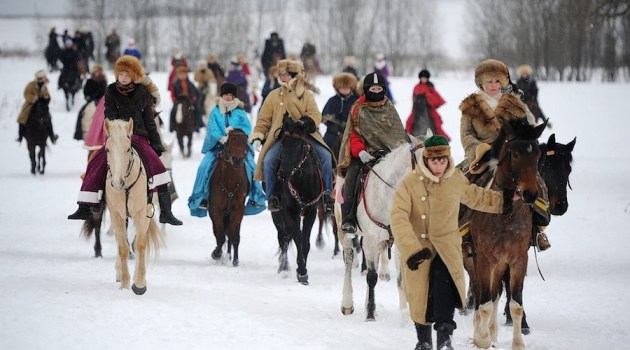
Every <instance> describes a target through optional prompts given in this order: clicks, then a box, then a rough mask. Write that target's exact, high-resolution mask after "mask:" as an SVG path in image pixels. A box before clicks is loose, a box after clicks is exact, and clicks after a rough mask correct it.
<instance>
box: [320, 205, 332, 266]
mask: <svg viewBox="0 0 630 350" xmlns="http://www.w3.org/2000/svg"><path fill="white" fill-rule="evenodd" d="M325 215H326V214H325V213H324V206H323V205H321V204H320V205H318V206H317V220H318V223H319V227H318V228H317V239H316V240H315V246H316V247H317V248H319V249H324V247H325V246H326V242H324V223H325ZM333 256H334V255H333Z"/></svg>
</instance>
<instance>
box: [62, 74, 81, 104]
mask: <svg viewBox="0 0 630 350" xmlns="http://www.w3.org/2000/svg"><path fill="white" fill-rule="evenodd" d="M82 85H83V81H82V80H81V73H80V72H79V71H77V70H74V69H65V68H64V69H62V70H61V75H60V76H59V87H60V88H61V89H63V92H64V95H65V96H66V110H67V111H70V108H72V106H74V95H75V94H76V93H77V91H79V90H81V86H82Z"/></svg>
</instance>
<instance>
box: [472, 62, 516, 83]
mask: <svg viewBox="0 0 630 350" xmlns="http://www.w3.org/2000/svg"><path fill="white" fill-rule="evenodd" d="M509 74H510V73H509V71H508V68H507V66H506V65H505V63H503V62H501V61H498V60H494V59H487V60H485V61H483V62H481V63H480V64H479V66H477V68H476V69H475V84H476V85H477V86H478V87H480V88H481V87H482V85H483V83H484V82H485V81H488V80H498V81H499V82H500V83H501V87H503V88H506V87H507V86H508V83H509V79H508V76H509Z"/></svg>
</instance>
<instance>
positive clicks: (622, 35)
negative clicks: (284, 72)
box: [72, 0, 630, 81]
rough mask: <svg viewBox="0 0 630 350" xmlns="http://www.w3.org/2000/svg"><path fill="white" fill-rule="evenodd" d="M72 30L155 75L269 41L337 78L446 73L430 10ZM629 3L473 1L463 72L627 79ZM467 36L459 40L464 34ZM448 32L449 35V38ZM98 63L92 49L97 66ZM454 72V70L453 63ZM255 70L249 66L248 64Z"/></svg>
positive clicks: (195, 5) (101, 8)
mask: <svg viewBox="0 0 630 350" xmlns="http://www.w3.org/2000/svg"><path fill="white" fill-rule="evenodd" d="M72 2H73V5H74V6H73V8H74V10H73V11H74V13H73V16H74V18H75V19H76V22H77V27H81V26H83V25H87V26H88V27H89V28H91V29H92V32H93V35H94V36H95V40H96V42H97V43H98V42H103V40H104V38H105V36H106V35H107V33H108V32H109V31H110V30H111V28H113V27H115V28H117V29H118V32H119V33H122V34H125V35H126V36H127V37H133V38H134V39H135V40H136V42H137V44H138V46H139V48H140V49H141V51H142V52H143V54H144V55H145V57H146V64H147V65H148V66H149V69H152V70H163V69H166V68H167V67H165V65H166V62H168V58H169V57H170V55H171V53H172V49H173V48H174V47H179V48H181V49H182V51H183V52H184V54H185V55H186V56H187V57H189V58H191V60H192V61H193V62H194V61H195V60H198V59H204V58H205V57H206V56H207V54H208V53H210V52H213V53H216V54H217V55H218V56H219V58H220V60H221V62H228V61H229V60H230V59H231V58H232V57H234V55H235V54H237V53H245V54H247V55H248V56H249V58H250V59H252V58H253V57H254V52H255V50H256V49H257V50H258V53H259V54H260V53H262V49H263V46H264V40H265V38H267V37H268V36H269V33H271V32H272V31H277V32H278V33H279V34H280V36H281V37H283V38H284V39H285V47H286V48H287V50H288V51H290V52H294V53H299V51H300V49H301V45H302V44H303V42H304V40H305V38H306V37H307V36H308V37H311V39H312V41H313V43H314V44H315V45H316V46H317V52H318V58H319V60H320V64H321V66H322V68H323V69H324V71H326V72H328V73H332V72H336V71H338V70H339V69H341V67H342V65H343V57H344V56H347V55H354V56H355V57H356V61H357V67H356V68H357V69H358V70H359V71H360V72H367V71H369V70H371V67H372V63H373V58H374V55H375V54H376V53H378V52H383V53H385V54H386V56H387V58H388V61H389V65H390V73H391V74H394V75H410V74H411V75H415V74H416V73H417V71H418V70H419V69H421V68H430V69H433V70H440V69H446V68H452V67H457V68H459V67H460V66H455V63H453V62H449V60H448V59H446V57H445V56H444V54H443V52H444V50H443V49H444V48H443V47H441V46H440V45H449V44H450V43H444V44H442V41H441V40H440V39H441V35H440V33H438V29H437V26H436V22H437V21H439V20H440V18H439V17H438V12H437V5H436V2H435V1H431V0H391V1H380V0H343V1H339V0H318V1H313V0H185V1H177V2H173V1H168V0H134V1H127V0H72ZM629 4H630V1H629V0H530V1H521V0H475V1H471V0H468V2H467V3H466V4H465V5H466V6H467V8H466V11H465V19H468V21H466V20H463V21H461V25H462V27H466V28H464V30H461V31H462V32H468V33H469V35H470V37H467V38H465V41H466V43H467V47H466V52H467V53H468V55H469V57H466V58H465V59H464V62H469V64H466V63H465V64H464V66H465V68H467V69H471V68H473V67H474V66H475V65H476V63H477V62H479V61H480V60H482V59H484V58H488V57H493V58H497V59H501V60H503V61H505V62H506V63H508V64H509V65H510V66H511V67H515V66H516V65H518V64H521V63H528V64H530V65H531V66H532V67H534V68H535V69H536V73H537V75H538V77H539V78H541V79H547V80H577V81H583V80H589V79H591V78H593V76H594V74H595V72H603V74H602V78H603V79H604V80H607V81H614V80H617V79H618V78H619V77H620V75H621V74H625V76H626V77H628V76H630V10H629V6H630V5H629ZM465 29H468V30H465ZM448 30H453V29H448ZM102 55H104V53H103V46H102V45H98V50H97V56H98V57H99V58H100V57H102ZM460 62H461V61H460ZM255 63H256V62H250V64H255Z"/></svg>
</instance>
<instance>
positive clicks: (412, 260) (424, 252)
mask: <svg viewBox="0 0 630 350" xmlns="http://www.w3.org/2000/svg"><path fill="white" fill-rule="evenodd" d="M430 258H431V250H430V249H429V248H422V249H421V250H420V251H419V252H417V253H415V254H413V255H412V256H410V257H409V259H407V267H409V269H410V270H412V271H416V270H417V269H418V266H420V264H422V262H423V261H425V260H427V259H430Z"/></svg>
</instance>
